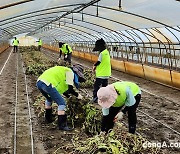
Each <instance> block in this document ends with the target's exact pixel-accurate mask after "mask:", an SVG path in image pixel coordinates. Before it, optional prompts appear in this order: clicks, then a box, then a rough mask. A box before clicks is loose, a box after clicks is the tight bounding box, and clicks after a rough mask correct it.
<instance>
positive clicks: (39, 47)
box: [37, 39, 42, 51]
mask: <svg viewBox="0 0 180 154" xmlns="http://www.w3.org/2000/svg"><path fill="white" fill-rule="evenodd" d="M37 42H38V51H41V47H42V40H41V39H39V40H38V41H37Z"/></svg>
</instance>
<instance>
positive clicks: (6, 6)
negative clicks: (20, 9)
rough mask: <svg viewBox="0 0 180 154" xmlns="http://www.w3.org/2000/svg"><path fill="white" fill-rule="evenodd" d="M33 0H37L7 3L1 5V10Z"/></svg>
mask: <svg viewBox="0 0 180 154" xmlns="http://www.w3.org/2000/svg"><path fill="white" fill-rule="evenodd" d="M31 1H35V0H24V1H20V2H15V3H11V4H7V5H4V6H0V10H2V9H5V8H8V7H12V6H16V5H20V4H23V3H27V2H31Z"/></svg>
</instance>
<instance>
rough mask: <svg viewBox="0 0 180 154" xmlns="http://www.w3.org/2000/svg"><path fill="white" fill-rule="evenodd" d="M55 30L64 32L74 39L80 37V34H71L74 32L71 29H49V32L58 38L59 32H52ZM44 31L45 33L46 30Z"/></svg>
mask: <svg viewBox="0 0 180 154" xmlns="http://www.w3.org/2000/svg"><path fill="white" fill-rule="evenodd" d="M64 31H66V32H64ZM56 32H58V33H59V32H61V33H65V34H66V35H67V34H68V35H67V37H71V38H76V39H80V38H81V39H82V36H81V35H80V34H76V35H72V34H74V32H72V31H70V30H69V31H67V30H62V29H53V31H51V32H50V33H51V34H52V35H53V36H56V37H58V38H59V36H61V34H57V35H54V33H56ZM44 33H46V32H44Z"/></svg>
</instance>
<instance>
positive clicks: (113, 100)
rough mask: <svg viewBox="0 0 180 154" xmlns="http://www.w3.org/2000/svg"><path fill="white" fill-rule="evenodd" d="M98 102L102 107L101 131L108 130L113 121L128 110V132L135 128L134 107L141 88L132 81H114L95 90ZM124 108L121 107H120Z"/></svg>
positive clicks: (137, 101)
mask: <svg viewBox="0 0 180 154" xmlns="http://www.w3.org/2000/svg"><path fill="white" fill-rule="evenodd" d="M97 96H98V104H99V105H100V106H101V107H102V112H103V118H102V127H101V131H105V132H108V131H109V130H110V129H112V128H113V127H114V122H116V121H117V120H121V119H122V118H123V115H124V114H126V112H128V123H129V133H132V134H134V133H135V130H136V123H137V117H136V109H137V107H138V105H139V102H140V99H141V90H140V88H139V86H138V85H136V84H135V83H133V82H127V81H123V82H115V83H113V84H110V85H108V86H106V87H102V88H100V89H99V90H98V92H97ZM123 106H125V108H124V109H123V110H122V111H120V110H121V109H122V107H123Z"/></svg>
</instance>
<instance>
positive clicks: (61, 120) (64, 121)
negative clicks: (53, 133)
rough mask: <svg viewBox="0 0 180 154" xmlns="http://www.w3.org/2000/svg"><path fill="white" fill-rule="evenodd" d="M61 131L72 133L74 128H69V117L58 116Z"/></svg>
mask: <svg viewBox="0 0 180 154" xmlns="http://www.w3.org/2000/svg"><path fill="white" fill-rule="evenodd" d="M58 126H59V130H65V131H71V130H73V128H69V127H68V126H67V115H58Z"/></svg>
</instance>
